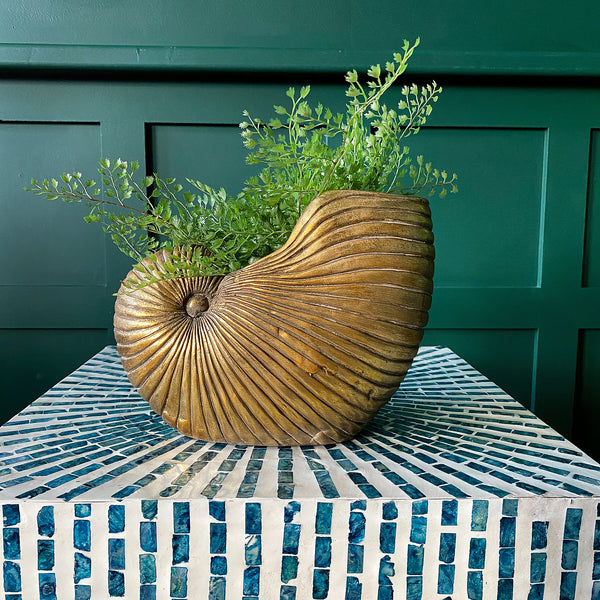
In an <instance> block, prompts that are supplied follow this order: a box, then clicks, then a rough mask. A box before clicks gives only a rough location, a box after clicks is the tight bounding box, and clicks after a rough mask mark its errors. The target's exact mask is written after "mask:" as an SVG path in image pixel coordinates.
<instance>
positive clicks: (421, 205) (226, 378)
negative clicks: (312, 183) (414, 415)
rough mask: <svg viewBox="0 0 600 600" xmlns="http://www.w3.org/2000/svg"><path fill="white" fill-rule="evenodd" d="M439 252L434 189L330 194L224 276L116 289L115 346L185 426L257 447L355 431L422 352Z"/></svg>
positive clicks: (161, 410)
mask: <svg viewBox="0 0 600 600" xmlns="http://www.w3.org/2000/svg"><path fill="white" fill-rule="evenodd" d="M176 251H177V252H181V251H180V250H176ZM165 256H166V255H165V254H164V253H163V252H160V253H159V265H161V264H162V263H163V262H164V258H165ZM433 259H434V248H433V234H432V231H431V217H430V212H429V206H428V204H427V201H426V200H423V199H420V198H413V197H405V196H397V195H387V194H376V193H371V192H357V191H335V192H326V193H325V194H323V195H322V196H320V197H318V198H316V199H315V200H313V202H312V203H311V204H310V205H309V206H308V208H307V209H306V210H305V211H304V213H303V215H302V216H301V218H300V220H299V221H298V223H297V225H296V227H295V228H294V230H293V232H292V233H291V235H290V238H289V239H288V241H287V242H286V243H285V244H284V245H283V246H282V247H281V248H280V249H279V250H277V251H275V252H273V253H272V254H270V255H268V256H266V257H265V258H263V259H261V260H258V261H256V262H255V263H253V264H251V265H248V266H247V267H245V268H243V269H240V270H239V271H235V272H233V273H230V274H229V275H227V276H225V277H197V278H188V279H172V280H167V281H161V282H158V283H154V284H151V285H149V286H146V287H144V288H142V289H140V290H137V291H135V292H133V293H130V294H123V295H120V296H118V298H117V302H116V305H115V319H114V325H115V337H116V340H117V348H118V351H119V354H120V355H121V359H122V362H123V366H124V367H125V370H126V371H127V374H128V377H129V379H130V381H131V382H132V384H133V385H134V386H135V387H136V388H137V389H138V391H139V393H140V395H141V396H142V397H143V398H144V399H145V400H147V401H148V402H149V404H150V406H151V407H152V409H153V410H154V411H156V412H157V413H158V414H160V415H161V416H162V417H163V419H164V420H165V421H166V422H167V423H169V424H170V425H172V426H173V427H176V428H177V429H178V430H179V431H181V432H182V433H184V434H186V435H189V436H192V437H196V438H199V439H203V440H214V441H223V442H229V443H241V444H256V445H296V444H326V443H333V442H338V441H343V440H347V439H350V438H352V437H353V436H355V435H356V434H357V433H358V432H359V431H360V430H361V429H362V428H363V427H364V426H365V425H366V423H367V422H368V421H369V420H370V419H371V418H372V417H373V416H374V415H375V413H376V412H377V411H378V409H379V408H380V407H381V406H382V405H383V404H385V402H387V401H388V400H389V398H390V397H391V395H392V394H393V393H394V391H395V390H396V389H397V388H398V386H399V385H400V382H401V381H402V379H403V378H404V376H405V374H406V371H407V370H408V368H409V367H410V365H411V363H412V360H413V358H414V356H415V354H416V352H417V349H418V345H419V343H420V341H421V338H422V335H423V328H424V327H425V325H426V323H427V311H428V309H429V307H430V304H431V292H432V289H433V282H432V277H433ZM136 276H137V275H136V272H135V271H132V272H131V273H130V274H129V276H128V277H136Z"/></svg>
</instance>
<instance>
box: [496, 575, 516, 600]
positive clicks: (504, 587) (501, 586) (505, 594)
mask: <svg viewBox="0 0 600 600" xmlns="http://www.w3.org/2000/svg"><path fill="white" fill-rule="evenodd" d="M513 590H514V582H513V580H512V579H500V580H498V596H497V600H513Z"/></svg>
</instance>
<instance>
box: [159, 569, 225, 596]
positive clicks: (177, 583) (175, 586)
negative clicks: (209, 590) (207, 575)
mask: <svg viewBox="0 0 600 600" xmlns="http://www.w3.org/2000/svg"><path fill="white" fill-rule="evenodd" d="M212 579H213V578H212V577H211V582H212ZM223 583H224V580H223ZM187 591H188V590H187V568H186V567H171V586H170V592H171V598H185V597H186V596H187V595H188V594H187ZM224 591H225V586H224V585H223V592H224ZM209 598H211V596H210V594H209ZM214 598H215V600H217V598H218V600H224V594H223V598H222V599H221V598H220V597H217V596H214Z"/></svg>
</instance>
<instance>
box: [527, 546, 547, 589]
mask: <svg viewBox="0 0 600 600" xmlns="http://www.w3.org/2000/svg"><path fill="white" fill-rule="evenodd" d="M545 579H546V553H545V552H533V553H532V554H531V568H530V581H531V583H543V582H544V580H545Z"/></svg>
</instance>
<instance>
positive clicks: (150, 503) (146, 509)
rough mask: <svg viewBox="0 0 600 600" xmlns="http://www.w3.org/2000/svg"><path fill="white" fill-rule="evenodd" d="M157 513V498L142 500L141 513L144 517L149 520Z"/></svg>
mask: <svg viewBox="0 0 600 600" xmlns="http://www.w3.org/2000/svg"><path fill="white" fill-rule="evenodd" d="M157 514H158V501H157V500H142V515H143V517H144V519H147V520H148V521H151V520H152V519H155V518H156V515H157Z"/></svg>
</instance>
